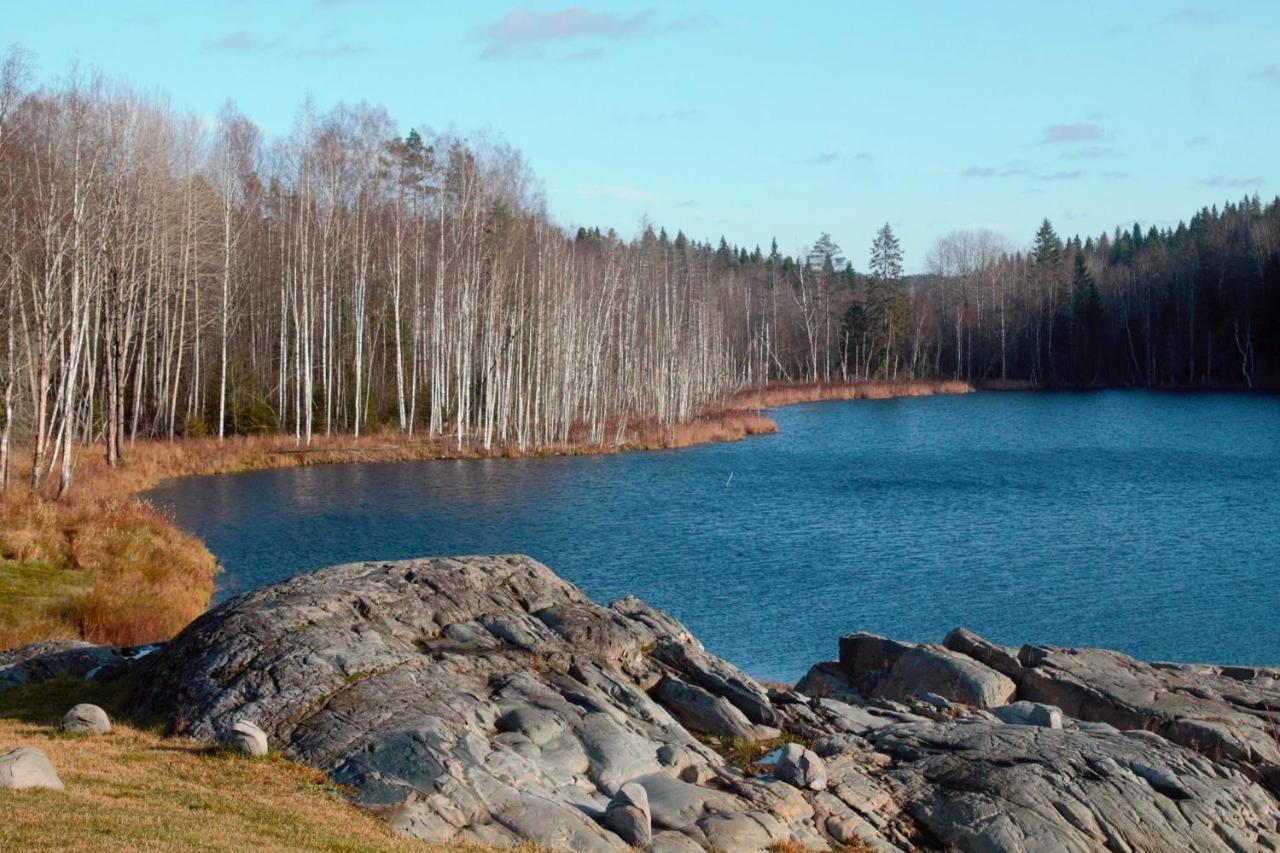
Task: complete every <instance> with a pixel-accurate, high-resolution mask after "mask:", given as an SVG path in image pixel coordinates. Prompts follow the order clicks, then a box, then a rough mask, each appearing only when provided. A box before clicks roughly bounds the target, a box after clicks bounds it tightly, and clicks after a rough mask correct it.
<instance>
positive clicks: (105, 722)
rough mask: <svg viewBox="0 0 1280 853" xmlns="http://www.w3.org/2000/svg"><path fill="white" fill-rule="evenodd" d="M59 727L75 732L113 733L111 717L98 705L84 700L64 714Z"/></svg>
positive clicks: (88, 733) (86, 733) (92, 733)
mask: <svg viewBox="0 0 1280 853" xmlns="http://www.w3.org/2000/svg"><path fill="white" fill-rule="evenodd" d="M58 728H60V729H62V731H64V732H72V733H74V734H85V735H105V734H110V733H111V718H110V717H108V716H107V712H106V711H104V710H102V709H101V708H99V707H98V706H97V705H90V704H88V703H87V702H82V703H81V704H79V705H76V706H74V707H73V708H72V709H71V710H70V711H67V713H66V714H64V715H63V717H62V722H61V723H60V724H59V726H58Z"/></svg>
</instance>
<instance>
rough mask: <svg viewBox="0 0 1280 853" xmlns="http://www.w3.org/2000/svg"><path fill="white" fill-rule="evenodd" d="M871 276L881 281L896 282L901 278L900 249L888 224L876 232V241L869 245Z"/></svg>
mask: <svg viewBox="0 0 1280 853" xmlns="http://www.w3.org/2000/svg"><path fill="white" fill-rule="evenodd" d="M871 275H872V277H873V278H877V279H880V280H882V281H897V280H898V279H899V278H901V277H902V247H901V246H900V245H899V244H898V238H897V237H895V236H894V234H893V229H892V228H890V227H889V223H888V222H886V223H885V224H884V225H883V226H881V228H880V230H879V231H877V232H876V239H875V240H874V241H873V242H872V243H871Z"/></svg>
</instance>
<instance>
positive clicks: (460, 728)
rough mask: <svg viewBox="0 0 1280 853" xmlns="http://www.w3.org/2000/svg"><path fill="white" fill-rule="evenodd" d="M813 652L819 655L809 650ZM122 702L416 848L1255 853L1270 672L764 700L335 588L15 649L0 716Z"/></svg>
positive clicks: (607, 648) (653, 618)
mask: <svg viewBox="0 0 1280 853" xmlns="http://www.w3.org/2000/svg"><path fill="white" fill-rule="evenodd" d="M834 640H835V638H833V641H834ZM60 673H71V674H76V675H81V676H89V677H98V678H114V677H128V678H132V679H135V680H136V682H137V684H138V688H137V691H136V693H135V695H134V700H133V703H134V707H133V714H134V715H135V716H137V717H138V718H157V717H158V718H160V719H162V720H163V721H165V722H166V723H167V725H168V726H169V728H170V729H171V730H172V731H174V732H180V733H185V734H188V735H192V736H195V737H198V738H203V739H208V740H225V739H226V738H227V736H228V733H229V732H230V731H231V730H232V728H233V727H234V726H236V724H237V723H252V724H254V725H255V726H257V727H258V728H260V729H261V730H262V732H264V733H265V735H266V737H267V739H268V741H269V743H270V747H271V748H272V749H273V750H277V751H279V752H281V753H283V754H284V755H285V756H287V757H289V758H291V759H294V760H296V761H300V762H303V763H306V764H309V765H312V766H315V767H317V768H319V769H321V770H323V771H324V772H325V773H326V774H328V776H329V777H330V778H331V779H332V780H333V781H334V782H336V783H338V784H340V785H343V786H346V790H348V791H350V792H351V795H352V797H353V798H354V799H355V801H356V802H357V803H358V804H360V805H361V806H363V807H365V808H367V809H370V810H372V811H374V812H376V813H378V814H380V815H381V816H383V817H384V818H385V819H386V820H387V821H389V822H390V823H391V824H392V825H393V826H394V827H395V828H397V829H398V830H400V831H401V832H403V833H405V834H407V835H410V836H414V837H417V838H421V839H424V840H429V841H437V842H477V843H482V844H490V845H496V846H507V845H512V844H517V843H520V842H523V841H535V842H538V843H541V844H543V845H545V846H547V847H549V848H553V849H560V848H567V849H573V850H622V849H626V848H627V847H628V846H639V847H645V848H647V849H650V850H654V851H683V850H689V851H693V850H697V849H718V850H753V849H764V848H768V847H770V846H771V845H783V846H786V845H788V844H790V845H795V844H799V845H801V846H803V847H805V848H812V849H846V848H853V849H872V850H911V849H961V850H983V851H986V850H1035V851H1041V850H1081V851H1085V850H1098V849H1109V850H1121V851H1139V850H1187V849H1194V850H1234V851H1252V850H1280V800H1278V799H1277V795H1278V794H1280V710H1277V709H1280V670H1275V669H1263V668H1258V667H1231V666H1195V665H1180V664H1164V663H1143V662H1139V661H1135V660H1132V659H1130V658H1128V657H1125V656H1124V655H1120V654H1118V653H1115V652H1109V651H1103V650H1096V649H1066V648H1055V647H1050V646H1037V645H1027V646H1023V647H1022V648H1020V649H1011V648H1005V647H1002V646H997V645H994V644H991V643H989V642H987V641H985V640H983V639H982V638H981V637H978V636H976V635H974V634H972V633H969V632H967V631H964V630H962V629H957V630H956V631H953V632H952V633H951V634H949V635H948V636H947V637H946V639H945V642H944V643H942V644H940V645H915V644H910V643H902V642H897V641H894V640H891V639H888V638H884V637H879V636H875V635H872V634H865V633H853V634H849V635H846V636H844V637H841V638H839V643H838V656H837V659H835V660H832V661H825V662H819V663H817V664H815V665H814V666H813V668H812V669H811V670H810V671H809V673H808V674H807V675H806V676H805V677H804V678H803V679H801V681H800V682H799V683H797V684H796V685H795V686H794V688H792V689H778V688H766V687H765V686H764V685H761V684H759V683H757V682H756V681H754V680H753V679H752V678H750V677H749V676H747V675H746V674H745V673H743V672H742V671H740V670H739V669H737V668H736V667H735V666H733V665H732V664H730V663H728V662H726V661H723V660H721V659H719V658H717V657H715V656H713V655H711V654H709V653H708V652H707V651H706V650H705V649H704V648H703V647H702V645H701V644H700V643H699V642H698V641H697V639H696V638H695V637H693V636H692V635H691V634H690V633H689V631H688V630H686V629H685V628H684V626H682V625H681V624H680V623H679V622H677V621H676V620H674V619H673V618H671V617H670V616H669V615H667V614H665V613H663V612H661V611H657V610H654V609H652V608H650V607H648V606H647V605H645V604H644V603H643V602H642V601H640V600H638V599H636V598H633V597H627V598H624V599H621V600H619V601H616V602H614V603H613V604H611V605H609V606H608V607H603V606H600V605H598V604H595V603H593V602H592V601H590V600H589V599H587V598H586V597H585V596H584V595H583V594H582V593H581V592H579V591H578V590H577V589H576V588H575V587H573V586H572V585H571V584H568V583H566V582H565V581H563V580H561V579H560V578H558V577H557V576H556V575H555V574H554V573H553V572H551V570H549V569H548V568H546V567H545V566H542V565H540V564H538V563H536V562H534V561H533V560H531V559H529V558H527V557H520V556H509V557H466V558H455V559H424V560H411V561H404V562H398V563H367V564H352V565H346V566H338V567H334V568H331V569H326V570H323V571H320V572H315V573H312V574H309V575H304V576H301V577H297V578H294V579H291V580H289V581H286V582H284V583H281V584H277V585H275V586H272V587H268V588H265V589H261V590H258V591H255V592H251V593H247V594H245V595H242V596H239V597H238V598H235V599H232V600H231V601H228V602H226V603H225V604H223V605H222V606H220V607H218V608H216V609H214V610H212V611H210V612H209V613H207V614H205V615H204V616H202V617H201V618H200V619H198V620H197V621H196V622H194V623H192V625H191V626H189V627H188V628H187V629H186V630H184V631H183V632H182V633H181V634H179V635H178V636H177V637H176V638H175V639H174V640H172V641H171V642H169V643H168V644H166V645H165V646H164V647H163V648H161V649H160V650H158V651H156V652H155V653H152V654H146V655H142V656H137V655H136V654H135V655H133V656H128V655H123V654H119V653H117V652H116V651H114V650H112V649H110V648H103V647H80V646H74V647H73V646H67V645H51V644H42V645H41V646H39V647H28V648H27V649H21V650H17V651H15V652H9V653H4V654H2V655H0V690H3V689H5V688H6V687H10V686H14V685H17V684H21V683H25V682H27V681H33V680H39V679H43V678H48V677H52V676H56V675H58V674H60Z"/></svg>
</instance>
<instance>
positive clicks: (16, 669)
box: [0, 640, 130, 692]
mask: <svg viewBox="0 0 1280 853" xmlns="http://www.w3.org/2000/svg"><path fill="white" fill-rule="evenodd" d="M129 660H130V659H129V658H128V657H126V656H125V655H124V654H122V653H121V652H120V650H118V649H116V648H115V647H114V646H92V645H89V644H88V643H85V642H82V641H80V640H66V641H48V642H41V643H33V644H31V645H29V646H22V647H20V648H16V649H9V650H7V651H0V692H3V691H5V690H8V689H10V688H12V687H19V686H21V685H23V684H34V683H37V682H41V681H47V680H48V679H51V678H58V677H61V676H73V677H76V678H108V677H114V676H116V675H118V674H120V673H121V672H123V671H124V669H125V668H126V667H127V666H128V665H129Z"/></svg>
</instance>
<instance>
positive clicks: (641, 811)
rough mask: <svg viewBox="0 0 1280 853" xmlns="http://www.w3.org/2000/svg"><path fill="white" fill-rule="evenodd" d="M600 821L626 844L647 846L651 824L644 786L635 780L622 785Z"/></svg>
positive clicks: (647, 796) (651, 837) (651, 832)
mask: <svg viewBox="0 0 1280 853" xmlns="http://www.w3.org/2000/svg"><path fill="white" fill-rule="evenodd" d="M600 822H601V823H602V824H604V826H605V827H606V828H608V829H610V830H612V831H613V832H614V834H616V835H617V836H618V837H619V838H621V839H622V840H623V841H625V842H627V843H628V844H630V845H632V846H635V847H646V846H648V844H649V842H650V841H651V840H652V839H653V825H652V817H651V815H650V814H649V795H648V794H646V793H645V790H644V787H643V786H641V785H637V784H636V783H635V782H628V783H627V784H625V785H623V786H622V788H620V789H619V790H618V793H617V794H615V795H614V797H613V799H612V800H610V801H609V805H608V807H607V808H605V810H604V817H603V818H602V819H601V821H600Z"/></svg>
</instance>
